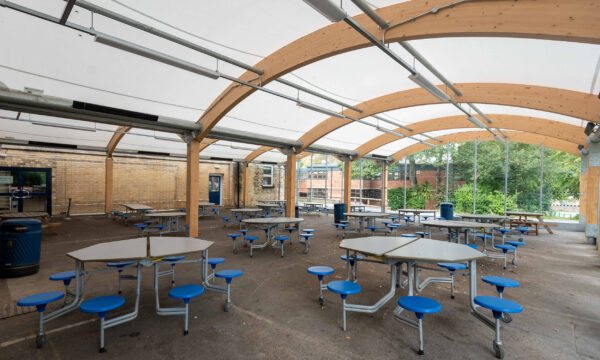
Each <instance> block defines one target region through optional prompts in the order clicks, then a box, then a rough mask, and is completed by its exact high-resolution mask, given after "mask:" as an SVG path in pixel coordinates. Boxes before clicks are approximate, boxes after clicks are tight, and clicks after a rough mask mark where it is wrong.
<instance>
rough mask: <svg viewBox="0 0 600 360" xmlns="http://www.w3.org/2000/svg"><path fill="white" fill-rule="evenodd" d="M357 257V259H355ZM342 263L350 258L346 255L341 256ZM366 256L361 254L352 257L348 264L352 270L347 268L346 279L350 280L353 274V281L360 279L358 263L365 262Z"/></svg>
mask: <svg viewBox="0 0 600 360" xmlns="http://www.w3.org/2000/svg"><path fill="white" fill-rule="evenodd" d="M355 256H356V258H355ZM340 259H342V261H346V260H347V259H348V258H347V257H346V255H342V256H340ZM364 259H365V258H364V256H362V255H360V254H356V255H350V259H348V261H347V262H346V263H350V268H346V278H347V279H350V274H352V281H356V279H357V278H358V262H359V261H362V260H364Z"/></svg>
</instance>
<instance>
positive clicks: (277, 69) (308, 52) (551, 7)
mask: <svg viewBox="0 0 600 360" xmlns="http://www.w3.org/2000/svg"><path fill="white" fill-rule="evenodd" d="M446 4H447V1H443V0H427V1H425V0H423V1H408V2H403V3H400V4H395V5H391V6H388V7H385V8H381V9H378V11H377V12H378V14H379V15H380V16H381V17H382V18H384V19H386V21H389V22H390V24H396V23H399V22H402V21H405V20H407V19H410V18H412V17H414V16H416V15H419V14H423V13H425V12H428V11H430V10H431V9H432V8H434V7H440V6H443V5H446ZM482 15H485V16H482ZM354 19H355V20H356V21H357V22H359V23H360V24H361V25H362V26H363V27H364V28H365V29H367V30H368V31H370V32H371V33H372V34H373V35H374V36H375V37H377V38H381V37H382V35H383V31H382V30H380V29H379V28H378V27H377V25H376V24H375V23H374V22H372V21H371V20H370V19H368V18H367V16H366V15H364V14H361V15H358V16H355V17H354ZM461 36H465V37H466V36H468V37H517V38H531V39H546V40H561V41H571V42H583V43H592V44H600V3H598V2H594V1H589V0H571V1H568V2H561V3H557V2H556V1H551V0H521V1H514V0H495V1H482V2H469V3H463V4H460V5H457V6H454V7H452V8H448V9H444V10H441V11H439V12H438V13H436V14H430V15H426V16H423V17H420V18H418V19H416V20H414V21H410V22H407V23H405V24H403V25H402V26H398V27H396V28H394V29H392V30H389V31H388V32H387V33H386V39H385V41H386V43H392V42H398V41H407V40H415V39H427V38H442V37H461ZM369 46H372V44H371V43H370V42H369V41H368V40H367V39H365V38H364V37H362V36H361V35H359V34H358V33H357V32H356V31H354V30H353V29H352V28H351V27H350V26H349V25H347V24H346V23H344V22H338V23H335V24H332V25H329V26H326V27H324V28H321V29H319V30H317V31H314V32H313V33H311V34H308V35H306V36H304V37H302V38H300V39H298V40H296V41H294V42H292V43H290V44H288V45H286V46H284V47H282V48H281V49H279V50H277V51H275V52H274V53H272V54H271V55H269V56H267V57H266V58H265V59H263V60H261V61H260V62H259V63H257V64H256V65H255V67H256V68H258V69H262V70H264V74H263V75H262V76H261V78H260V83H261V84H262V85H263V86H264V85H266V84H268V83H269V82H271V81H273V80H275V79H277V78H278V77H280V76H283V75H285V74H287V73H289V72H290V71H293V70H295V69H298V68H301V67H303V66H305V65H308V64H311V63H313V62H316V61H319V60H322V59H325V58H329V57H331V56H335V55H339V54H343V53H346V52H349V51H353V50H358V49H362V48H366V47H369ZM402 71H403V70H401V69H398V72H399V73H401V72H402ZM240 79H241V80H244V81H253V80H256V74H254V73H252V72H250V71H247V72H245V73H244V74H243V75H242V76H240ZM254 91H255V90H254V89H252V88H249V87H247V86H239V85H238V84H231V85H229V86H228V87H227V88H226V89H225V90H224V91H223V92H222V93H221V94H220V95H219V96H218V97H217V98H216V99H215V100H214V101H213V102H212V104H211V105H210V106H209V107H208V109H207V110H206V111H205V112H204V114H203V115H202V117H201V118H200V120H199V121H200V122H201V123H202V132H201V133H200V134H199V135H198V139H202V138H204V137H206V136H207V135H208V133H209V132H210V130H211V129H212V128H213V126H215V125H216V124H217V122H218V121H219V120H221V118H223V116H225V115H226V114H227V113H228V112H229V111H230V110H231V109H232V108H234V107H235V106H236V105H237V104H239V103H240V102H241V101H242V100H244V99H245V98H246V97H248V96H249V95H250V94H252V93H253V92H254ZM429 96H430V97H431V95H429Z"/></svg>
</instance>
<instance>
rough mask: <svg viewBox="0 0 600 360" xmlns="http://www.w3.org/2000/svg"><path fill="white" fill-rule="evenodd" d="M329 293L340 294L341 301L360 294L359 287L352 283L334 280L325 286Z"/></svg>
mask: <svg viewBox="0 0 600 360" xmlns="http://www.w3.org/2000/svg"><path fill="white" fill-rule="evenodd" d="M327 289H329V291H331V292H334V293H337V294H340V295H341V296H342V299H345V298H346V296H348V295H352V294H358V293H359V292H360V290H361V289H360V285H358V284H357V283H355V282H352V281H344V280H336V281H332V282H330V283H329V284H327Z"/></svg>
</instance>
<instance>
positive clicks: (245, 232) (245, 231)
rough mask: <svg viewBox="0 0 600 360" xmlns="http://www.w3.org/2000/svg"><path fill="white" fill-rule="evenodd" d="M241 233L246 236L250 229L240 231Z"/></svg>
mask: <svg viewBox="0 0 600 360" xmlns="http://www.w3.org/2000/svg"><path fill="white" fill-rule="evenodd" d="M238 232H239V233H241V234H242V235H244V236H246V234H247V233H248V229H240V230H238Z"/></svg>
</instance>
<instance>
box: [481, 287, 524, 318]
mask: <svg viewBox="0 0 600 360" xmlns="http://www.w3.org/2000/svg"><path fill="white" fill-rule="evenodd" d="M482 280H483V281H484V282H486V283H488V284H492V285H495V286H496V290H497V291H498V297H499V298H500V299H502V293H503V292H504V288H505V287H519V286H521V284H519V282H518V281H516V280H513V279H509V278H504V277H500V276H484V277H483V278H482ZM502 321H504V322H505V323H509V322H511V321H512V317H511V316H510V314H502Z"/></svg>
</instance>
